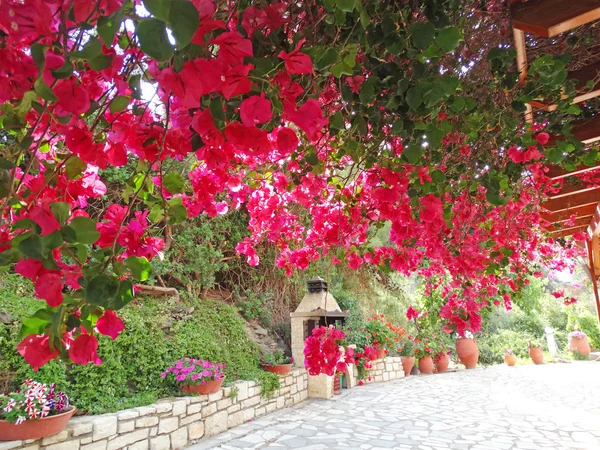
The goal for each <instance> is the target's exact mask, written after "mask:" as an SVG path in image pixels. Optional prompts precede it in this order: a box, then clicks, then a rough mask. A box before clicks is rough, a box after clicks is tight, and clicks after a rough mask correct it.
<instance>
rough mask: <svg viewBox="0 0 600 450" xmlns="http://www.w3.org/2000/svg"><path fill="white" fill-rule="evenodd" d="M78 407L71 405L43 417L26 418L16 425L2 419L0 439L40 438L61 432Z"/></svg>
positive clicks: (0, 422) (22, 439) (0, 421)
mask: <svg viewBox="0 0 600 450" xmlns="http://www.w3.org/2000/svg"><path fill="white" fill-rule="evenodd" d="M76 410H77V408H75V407H74V406H71V407H69V408H67V410H66V411H65V412H63V413H60V414H57V415H55V416H49V417H44V418H43V419H36V420H26V421H25V422H23V423H21V424H19V425H16V424H14V423H12V422H7V421H6V420H0V441H24V440H26V439H40V438H43V437H46V436H51V435H53V434H56V433H60V432H61V431H62V430H64V429H65V427H66V426H67V422H68V421H69V419H70V418H71V416H72V415H73V414H75V411H76Z"/></svg>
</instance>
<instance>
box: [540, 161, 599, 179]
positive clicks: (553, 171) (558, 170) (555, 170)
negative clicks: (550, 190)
mask: <svg viewBox="0 0 600 450" xmlns="http://www.w3.org/2000/svg"><path fill="white" fill-rule="evenodd" d="M548 169H549V170H548V172H546V174H545V175H546V176H547V177H548V178H550V179H551V180H560V179H561V178H566V177H570V176H571V175H580V174H582V173H586V172H590V171H592V170H596V169H600V165H597V166H584V165H581V166H577V168H576V169H575V170H566V169H563V168H562V167H559V166H553V165H551V166H548Z"/></svg>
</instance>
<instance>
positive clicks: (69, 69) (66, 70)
mask: <svg viewBox="0 0 600 450" xmlns="http://www.w3.org/2000/svg"><path fill="white" fill-rule="evenodd" d="M50 72H51V73H52V76H53V77H54V78H56V79H58V80H63V79H65V78H69V77H70V76H71V75H72V74H73V63H72V62H71V61H65V63H64V64H63V66H62V67H61V68H60V69H56V70H51V71H50Z"/></svg>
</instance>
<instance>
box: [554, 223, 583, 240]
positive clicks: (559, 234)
mask: <svg viewBox="0 0 600 450" xmlns="http://www.w3.org/2000/svg"><path fill="white" fill-rule="evenodd" d="M587 228H588V226H587V225H584V226H582V227H573V228H565V229H564V230H559V231H553V232H552V233H550V236H551V237H553V238H559V237H565V236H572V235H574V234H575V233H584V232H585V231H586V230H587Z"/></svg>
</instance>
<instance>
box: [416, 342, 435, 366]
mask: <svg viewBox="0 0 600 450" xmlns="http://www.w3.org/2000/svg"><path fill="white" fill-rule="evenodd" d="M415 350H417V352H416V354H415V356H416V357H417V358H418V360H419V364H418V365H419V372H421V373H426V374H431V373H433V358H432V356H433V353H434V350H433V348H432V342H431V341H430V340H429V339H428V338H420V339H419V338H417V339H415Z"/></svg>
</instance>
